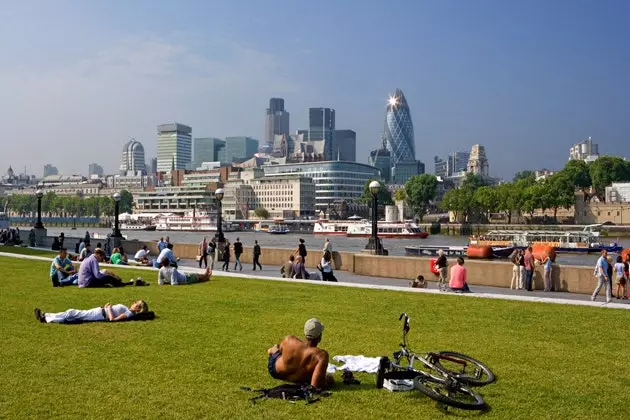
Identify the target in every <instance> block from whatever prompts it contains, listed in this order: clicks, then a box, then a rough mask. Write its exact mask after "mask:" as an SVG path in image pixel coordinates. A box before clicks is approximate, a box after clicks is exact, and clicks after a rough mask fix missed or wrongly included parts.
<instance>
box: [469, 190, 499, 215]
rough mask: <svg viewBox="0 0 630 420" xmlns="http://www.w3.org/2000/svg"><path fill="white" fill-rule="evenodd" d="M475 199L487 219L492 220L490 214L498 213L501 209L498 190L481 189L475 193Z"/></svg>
mask: <svg viewBox="0 0 630 420" xmlns="http://www.w3.org/2000/svg"><path fill="white" fill-rule="evenodd" d="M473 197H474V201H475V204H476V205H477V207H478V208H479V209H480V210H481V211H482V212H483V214H485V215H486V218H487V219H488V220H490V213H491V212H494V211H497V209H498V207H499V198H498V195H497V190H496V189H495V188H492V187H487V186H483V187H479V188H478V189H477V190H476V191H475V192H474V195H473Z"/></svg>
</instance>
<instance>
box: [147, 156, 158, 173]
mask: <svg viewBox="0 0 630 420" xmlns="http://www.w3.org/2000/svg"><path fill="white" fill-rule="evenodd" d="M149 171H150V172H151V175H155V174H156V173H157V158H156V157H154V158H151V164H150V165H149Z"/></svg>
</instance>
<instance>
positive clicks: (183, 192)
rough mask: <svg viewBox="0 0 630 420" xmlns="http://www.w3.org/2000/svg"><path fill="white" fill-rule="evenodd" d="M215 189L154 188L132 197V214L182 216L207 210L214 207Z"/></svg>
mask: <svg viewBox="0 0 630 420" xmlns="http://www.w3.org/2000/svg"><path fill="white" fill-rule="evenodd" d="M215 190H216V188H212V189H211V190H210V189H207V188H188V187H179V186H166V187H156V188H155V190H154V191H142V192H139V193H137V194H136V195H134V201H135V202H136V207H135V208H134V213H176V214H179V215H183V214H185V213H187V212H191V211H193V209H196V210H198V211H199V210H209V209H212V208H213V206H214V205H215V202H214V191H215Z"/></svg>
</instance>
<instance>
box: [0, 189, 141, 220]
mask: <svg viewBox="0 0 630 420" xmlns="http://www.w3.org/2000/svg"><path fill="white" fill-rule="evenodd" d="M114 206H115V204H114V199H113V198H112V197H85V198H84V197H80V196H76V195H70V196H67V195H57V194H55V193H54V192H47V193H46V194H44V196H43V197H42V214H43V215H44V216H49V217H50V216H60V217H101V216H113V215H114ZM0 208H2V209H6V210H7V211H11V212H14V213H17V214H19V215H21V216H24V217H26V216H31V215H33V214H35V213H36V212H37V197H36V196H35V195H34V194H12V195H10V196H7V197H0ZM132 208H133V196H132V195H131V193H130V192H129V191H127V190H123V191H121V192H120V212H121V213H125V212H129V213H130V212H131V211H132Z"/></svg>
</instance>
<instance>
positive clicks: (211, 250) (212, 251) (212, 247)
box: [207, 238, 217, 270]
mask: <svg viewBox="0 0 630 420" xmlns="http://www.w3.org/2000/svg"><path fill="white" fill-rule="evenodd" d="M216 252H217V240H216V238H212V239H210V243H209V244H208V249H207V253H208V255H209V256H210V269H212V270H214V260H215V258H216Z"/></svg>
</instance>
